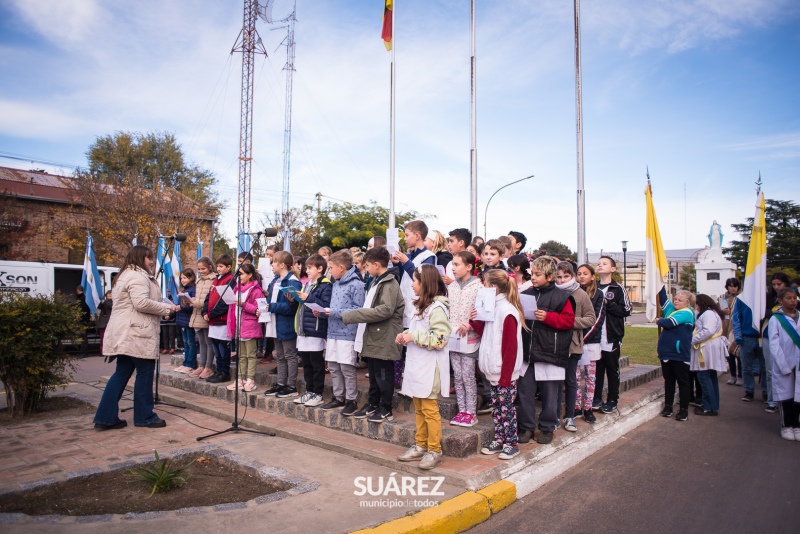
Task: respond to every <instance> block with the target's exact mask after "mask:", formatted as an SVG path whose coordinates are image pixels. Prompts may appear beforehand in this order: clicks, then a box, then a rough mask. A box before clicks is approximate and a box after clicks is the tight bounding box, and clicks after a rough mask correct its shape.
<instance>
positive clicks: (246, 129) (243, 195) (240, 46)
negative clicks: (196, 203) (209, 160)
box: [231, 0, 267, 236]
mask: <svg viewBox="0 0 800 534" xmlns="http://www.w3.org/2000/svg"><path fill="white" fill-rule="evenodd" d="M259 14H260V9H259V5H258V0H244V22H243V24H242V31H240V32H239V36H238V37H237V38H236V43H234V45H233V48H232V49H231V54H233V53H234V52H241V53H242V107H241V123H240V130H239V208H238V217H237V223H236V226H237V228H236V230H237V236H238V235H240V234H241V233H242V232H249V231H250V188H251V183H252V163H253V82H254V79H253V72H254V67H255V55H256V53H258V54H264V55H265V56H266V55H267V49H266V48H264V44H263V43H262V42H261V37H260V36H259V35H258V32H257V31H256V19H257V18H258V16H259Z"/></svg>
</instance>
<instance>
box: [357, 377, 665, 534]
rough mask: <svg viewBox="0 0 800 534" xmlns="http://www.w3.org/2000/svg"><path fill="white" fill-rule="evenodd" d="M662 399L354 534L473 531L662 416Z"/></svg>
mask: <svg viewBox="0 0 800 534" xmlns="http://www.w3.org/2000/svg"><path fill="white" fill-rule="evenodd" d="M663 395H664V389H663V388H659V389H658V390H656V391H654V392H652V393H650V394H649V395H647V396H646V397H644V398H642V399H641V400H640V401H639V402H637V403H636V404H635V405H633V406H631V407H629V409H627V410H625V413H622V414H621V415H620V417H619V418H618V419H617V420H616V421H614V423H612V424H610V425H608V426H606V427H604V428H602V429H598V431H596V432H593V433H591V434H590V435H588V436H586V437H585V438H583V439H582V440H580V441H578V442H577V443H571V444H569V446H568V447H564V448H562V449H560V450H559V451H557V452H555V453H553V454H551V455H549V456H547V457H545V458H542V459H541V460H540V461H538V462H536V463H535V464H533V465H531V466H528V467H526V468H524V469H522V470H520V471H517V472H515V473H513V474H510V475H509V476H508V477H507V478H506V479H505V480H500V481H499V482H495V483H493V484H489V485H488V486H486V487H485V488H483V489H480V490H478V491H466V492H464V493H462V494H460V495H458V496H456V497H454V498H452V499H449V500H447V501H444V502H442V503H441V504H439V505H438V506H436V507H433V508H428V509H427V510H423V511H421V512H417V513H416V514H413V515H409V516H406V517H401V518H399V519H395V520H393V521H388V522H386V523H383V524H381V525H378V526H377V527H373V528H368V529H363V530H358V531H355V532H354V533H353V534H390V533H391V534H406V533H408V534H412V533H413V534H416V533H423V532H464V531H466V530H469V529H471V528H472V527H474V526H476V525H478V524H480V523H483V522H484V521H486V520H487V519H489V518H490V517H491V516H492V514H496V513H497V512H499V511H500V510H502V509H504V508H506V507H507V506H509V505H510V504H511V503H513V502H514V501H515V500H517V499H520V498H522V497H525V496H527V495H529V494H530V493H532V492H534V491H536V490H537V489H539V488H540V487H542V486H544V485H545V484H547V483H548V482H550V481H551V480H554V479H555V478H556V477H558V476H559V475H561V474H562V473H564V472H565V471H567V470H568V469H570V468H572V467H574V466H575V465H577V464H578V463H580V462H581V461H582V460H584V459H586V458H588V457H589V456H591V455H592V454H594V453H595V452H597V451H598V450H600V449H602V448H603V447H605V446H606V445H608V444H610V443H612V442H614V441H616V440H617V439H619V438H620V437H622V436H623V435H625V434H627V433H628V432H630V431H631V430H634V429H635V428H637V427H639V426H640V425H642V424H644V423H646V422H647V421H649V420H650V419H652V418H653V417H655V416H656V415H657V414H658V413H659V412H660V411H661V408H662V404H663V402H662V399H663Z"/></svg>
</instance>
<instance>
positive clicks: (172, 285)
mask: <svg viewBox="0 0 800 534" xmlns="http://www.w3.org/2000/svg"><path fill="white" fill-rule="evenodd" d="M169 267H170V273H169V276H170V278H169V291H170V294H172V302H174V303H175V304H178V302H180V299H179V298H178V293H179V289H180V287H181V271H182V270H183V265H181V242H180V241H175V247H174V248H173V249H172V260H171V261H170V262H169Z"/></svg>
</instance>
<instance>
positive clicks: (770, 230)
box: [723, 199, 800, 271]
mask: <svg viewBox="0 0 800 534" xmlns="http://www.w3.org/2000/svg"><path fill="white" fill-rule="evenodd" d="M766 204H767V209H766V213H765V219H766V223H767V266H768V267H770V268H773V267H774V268H776V269H777V270H782V269H784V268H789V269H793V270H794V271H800V206H798V205H797V204H795V203H794V202H792V201H790V200H772V199H767V201H766ZM731 226H732V227H733V230H734V231H735V232H736V233H737V234H739V235H741V236H743V237H744V236H746V237H745V239H746V240H745V239H742V240H740V241H736V240H732V241H731V242H730V246H729V247H725V248H724V249H723V252H724V253H725V254H726V255H727V256H728V258H729V259H730V260H731V261H732V262H733V263H735V264H736V265H739V266H740V267H744V266H745V265H747V253H748V250H749V248H750V242H749V238H750V234H751V232H752V229H753V218H752V217H748V218H747V219H746V222H744V223H742V224H732V225H731Z"/></svg>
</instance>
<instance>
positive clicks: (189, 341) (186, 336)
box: [181, 326, 197, 369]
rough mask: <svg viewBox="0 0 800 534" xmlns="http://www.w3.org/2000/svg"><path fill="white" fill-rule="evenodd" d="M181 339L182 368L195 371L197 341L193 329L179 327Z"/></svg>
mask: <svg viewBox="0 0 800 534" xmlns="http://www.w3.org/2000/svg"><path fill="white" fill-rule="evenodd" d="M181 336H182V337H183V366H184V367H191V368H192V369H197V340H196V339H195V337H194V328H191V327H188V326H182V327H181Z"/></svg>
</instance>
